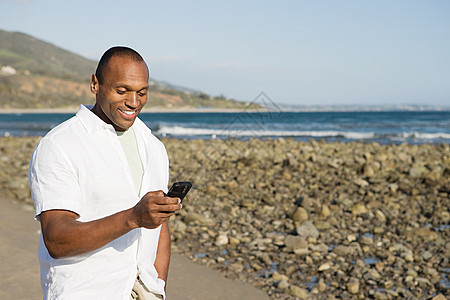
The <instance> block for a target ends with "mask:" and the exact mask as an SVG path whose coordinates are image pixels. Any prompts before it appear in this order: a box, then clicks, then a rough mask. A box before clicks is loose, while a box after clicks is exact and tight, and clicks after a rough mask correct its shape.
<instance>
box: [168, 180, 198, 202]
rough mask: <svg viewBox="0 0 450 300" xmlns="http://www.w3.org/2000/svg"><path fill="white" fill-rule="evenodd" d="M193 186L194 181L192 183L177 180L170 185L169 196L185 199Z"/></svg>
mask: <svg viewBox="0 0 450 300" xmlns="http://www.w3.org/2000/svg"><path fill="white" fill-rule="evenodd" d="M191 187H192V183H190V182H189V181H179V182H175V183H174V184H172V186H171V187H170V189H169V192H168V193H167V196H168V197H174V198H180V200H181V201H183V199H184V197H185V196H186V194H187V193H188V192H189V190H190V189H191Z"/></svg>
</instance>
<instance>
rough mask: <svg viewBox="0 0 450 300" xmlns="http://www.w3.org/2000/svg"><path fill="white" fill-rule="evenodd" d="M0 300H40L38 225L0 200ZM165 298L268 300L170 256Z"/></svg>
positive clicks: (20, 206)
mask: <svg viewBox="0 0 450 300" xmlns="http://www.w3.org/2000/svg"><path fill="white" fill-rule="evenodd" d="M0 228H1V234H0V260H1V273H0V299H30V300H32V299H42V291H41V287H40V283H39V262H38V260H37V247H38V242H39V223H38V222H37V221H35V220H34V219H33V207H31V206H30V205H27V204H24V203H18V202H13V201H11V200H8V199H1V198H0ZM167 296H168V297H167V298H168V299H169V300H177V299H198V300H202V299H212V300H214V299H216V300H221V299H248V300H252V299H254V300H260V299H261V300H264V299H269V298H268V297H267V296H266V295H265V294H264V293H263V292H261V291H259V290H257V289H256V288H254V287H253V286H251V285H248V284H244V283H241V282H238V281H233V280H230V279H226V278H224V277H222V276H221V274H220V273H219V272H218V271H215V270H212V269H208V268H206V267H204V266H200V265H197V264H195V263H193V262H191V261H190V260H189V259H187V258H186V257H183V256H181V255H179V254H173V255H172V259H171V266H170V271H169V279H168V288H167Z"/></svg>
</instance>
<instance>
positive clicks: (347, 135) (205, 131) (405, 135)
mask: <svg viewBox="0 0 450 300" xmlns="http://www.w3.org/2000/svg"><path fill="white" fill-rule="evenodd" d="M156 134H158V135H162V136H167V135H172V136H211V137H213V138H215V137H222V138H223V137H227V136H229V137H274V136H275V137H317V138H320V137H338V138H339V137H340V138H344V139H355V140H364V139H376V138H383V139H392V140H399V139H400V140H406V139H412V138H415V139H423V140H435V139H450V134H448V133H443V132H438V133H425V132H423V133H419V132H402V133H386V134H380V133H378V134H377V133H374V132H355V131H290V130H251V129H248V128H246V129H245V130H240V129H239V128H230V129H210V128H192V127H181V126H161V127H160V128H159V130H158V131H157V132H156Z"/></svg>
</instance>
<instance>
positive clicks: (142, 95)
mask: <svg viewBox="0 0 450 300" xmlns="http://www.w3.org/2000/svg"><path fill="white" fill-rule="evenodd" d="M138 95H139V96H140V97H144V96H145V95H147V91H146V90H142V91H139V92H138Z"/></svg>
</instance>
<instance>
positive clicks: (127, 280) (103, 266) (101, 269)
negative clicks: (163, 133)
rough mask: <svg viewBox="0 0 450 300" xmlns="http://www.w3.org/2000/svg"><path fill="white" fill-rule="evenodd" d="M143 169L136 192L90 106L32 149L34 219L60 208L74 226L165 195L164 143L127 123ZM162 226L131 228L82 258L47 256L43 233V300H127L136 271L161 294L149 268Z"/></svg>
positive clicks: (116, 145)
mask: <svg viewBox="0 0 450 300" xmlns="http://www.w3.org/2000/svg"><path fill="white" fill-rule="evenodd" d="M133 128H134V131H135V134H136V139H137V143H138V150H139V155H140V158H141V161H142V165H143V166H144V175H143V178H142V186H141V194H140V195H137V193H136V190H135V187H134V184H133V180H132V175H131V171H130V169H129V166H128V163H127V159H126V157H125V154H124V151H123V149H122V147H121V145H120V142H119V140H118V138H117V135H116V133H115V131H114V128H113V127H112V126H111V125H109V124H106V123H105V122H103V121H102V120H101V119H100V118H98V117H97V116H96V115H95V114H94V113H92V112H91V111H90V109H89V108H87V107H85V106H83V105H82V106H81V107H80V109H79V111H78V112H77V114H76V115H75V116H74V117H73V118H71V119H69V120H67V121H65V122H64V123H62V124H60V125H59V126H57V127H56V128H54V129H53V130H51V131H50V132H49V133H48V134H47V135H46V136H45V137H43V138H42V140H41V141H40V143H39V145H38V146H37V147H36V149H35V151H34V153H33V155H32V158H31V162H30V169H29V181H30V187H31V195H32V198H33V201H34V205H35V217H36V218H37V219H38V218H39V215H40V214H41V213H42V212H43V211H47V210H52V209H62V210H68V211H72V212H74V213H76V214H78V215H79V219H78V220H79V221H81V222H87V221H91V220H96V219H100V218H103V217H106V216H109V215H112V214H114V213H117V212H119V211H122V210H125V209H128V208H131V207H133V206H134V205H135V204H136V203H137V202H138V201H139V200H140V198H141V197H142V196H144V195H145V194H146V193H147V192H149V191H157V190H162V191H164V192H167V184H168V180H169V160H168V157H167V153H166V149H165V147H164V145H163V144H162V143H161V142H160V141H159V140H158V139H157V138H156V137H155V136H154V135H152V134H151V131H150V129H149V128H148V127H147V126H146V125H145V124H144V123H143V122H142V121H141V120H139V119H136V121H135V122H134V124H133ZM159 234H160V227H159V228H157V229H152V230H150V229H144V228H140V229H135V230H132V231H130V232H128V233H127V234H125V235H123V236H121V237H120V238H117V239H116V240H114V241H112V242H110V243H108V244H107V245H105V246H104V247H102V248H100V249H98V250H95V251H92V252H89V253H86V254H82V255H76V256H72V257H66V258H61V259H54V258H52V257H51V256H50V255H49V253H48V251H47V248H46V247H45V244H44V242H43V238H42V235H41V239H40V245H39V253H38V256H39V262H40V266H41V285H42V290H43V293H44V299H127V300H128V299H129V297H130V294H131V290H132V287H133V283H134V281H135V279H136V273H137V269H138V268H139V270H140V277H141V279H142V281H143V282H144V284H145V285H146V286H147V288H149V290H150V291H152V292H155V293H158V294H162V295H164V284H165V283H164V281H163V280H161V279H159V278H158V274H157V272H156V269H155V267H154V262H155V258H156V251H157V246H158V240H159Z"/></svg>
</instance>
